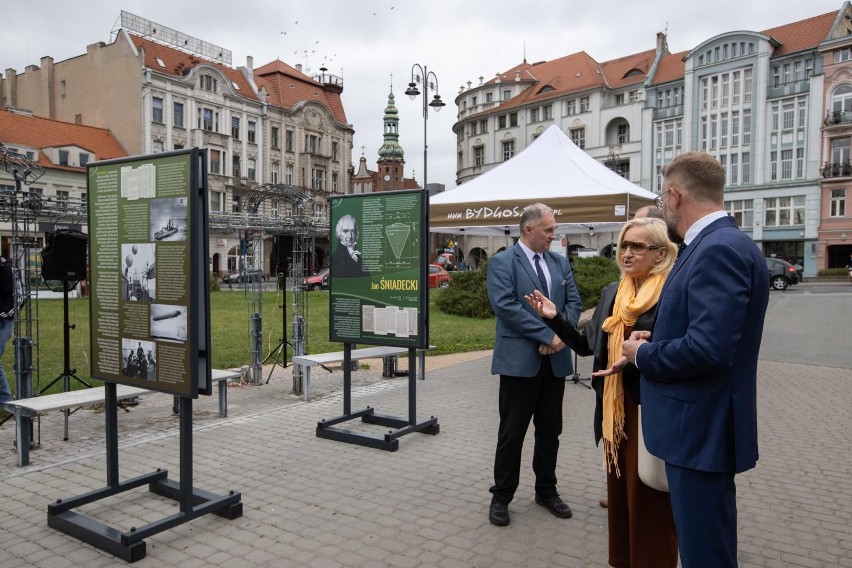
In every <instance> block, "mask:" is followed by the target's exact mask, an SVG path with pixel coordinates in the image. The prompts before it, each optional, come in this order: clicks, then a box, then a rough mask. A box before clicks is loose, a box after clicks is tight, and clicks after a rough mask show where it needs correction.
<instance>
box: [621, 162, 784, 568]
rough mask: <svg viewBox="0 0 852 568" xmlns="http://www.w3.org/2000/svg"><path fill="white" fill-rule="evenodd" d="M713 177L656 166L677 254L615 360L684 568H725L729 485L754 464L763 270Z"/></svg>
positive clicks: (694, 169)
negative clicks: (625, 372)
mask: <svg viewBox="0 0 852 568" xmlns="http://www.w3.org/2000/svg"><path fill="white" fill-rule="evenodd" d="M724 185H725V170H724V169H723V168H722V166H721V164H719V162H718V161H716V159H715V158H713V157H712V156H710V155H709V154H706V153H703V152H687V153H685V154H681V155H679V156H677V157H675V159H674V160H672V162H671V163H670V164H668V165H667V166H665V167H664V168H663V191H662V193H661V194H660V197H659V198H658V203H659V205H660V207H661V209H662V210H663V215H664V217H665V219H666V223H667V224H668V226H669V227H671V228H672V229H674V230H675V231H676V232H677V234H678V235H681V236H682V237H683V239H684V243H685V244H686V245H687V246H686V249H685V251H684V252H683V254H682V255H681V256H680V257H679V258H678V260H677V262H676V263H675V265H674V267H673V268H672V271H671V274H670V275H669V277H668V280H667V281H666V284H665V286H664V287H663V290H662V293H661V296H660V302H659V307H658V310H657V318H656V321H655V324H654V328H653V330H652V332H650V333H649V332H633V333H632V334H631V336H630V339H629V340H627V341H625V342H624V346H623V352H624V355H625V356H626V357H627V359H628V360H629V361H630V362H632V363H635V364H636V366H637V367H638V368H639V371H640V372H641V374H642V379H641V383H640V388H641V393H640V394H641V398H642V429H643V433H644V439H645V445H646V446H647V448H648V450H649V451H650V452H651V453H652V454H654V455H656V456H658V457H660V458H662V459H663V460H665V462H666V475H667V477H668V483H669V489H670V492H671V503H672V512H673V515H674V521H675V528H676V530H677V537H678V542H679V545H680V554H681V562H682V564H683V567H684V568H696V567H707V568H723V567H729V566H737V532H736V530H737V513H736V487H735V484H734V475H735V474H736V473H740V472H742V471H746V470H748V469H751V468H753V467H754V466H755V463H756V462H757V454H758V452H757V416H756V409H757V400H756V383H757V358H758V352H759V351H760V339H761V335H762V332H763V320H764V316H765V313H766V306H767V303H768V301H769V287H768V286H767V285H766V283H767V282H768V280H769V274H768V272H767V268H766V261H765V260H764V258H763V255H762V254H761V252H760V250H759V249H758V247H757V246H756V245H755V243H754V242H753V241H752V240H751V238H749V237H748V235H746V234H744V233H743V232H742V231H740V230H739V228H738V227H737V225H736V223H735V222H734V219H733V218H732V217H729V216H728V215H727V213H726V212H725V210H724V202H723V188H724Z"/></svg>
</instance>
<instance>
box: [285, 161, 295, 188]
mask: <svg viewBox="0 0 852 568" xmlns="http://www.w3.org/2000/svg"><path fill="white" fill-rule="evenodd" d="M284 183H286V184H287V185H293V164H287V167H286V168H285V169H284Z"/></svg>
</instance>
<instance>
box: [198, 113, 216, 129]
mask: <svg viewBox="0 0 852 568" xmlns="http://www.w3.org/2000/svg"><path fill="white" fill-rule="evenodd" d="M218 117H219V113H218V112H217V113H215V115H214V113H213V110H212V109H209V108H205V109H199V111H198V127H199V128H201V129H202V130H207V131H208V132H215V131H217V130H218V129H219V125H218ZM214 118H215V119H216V120H214Z"/></svg>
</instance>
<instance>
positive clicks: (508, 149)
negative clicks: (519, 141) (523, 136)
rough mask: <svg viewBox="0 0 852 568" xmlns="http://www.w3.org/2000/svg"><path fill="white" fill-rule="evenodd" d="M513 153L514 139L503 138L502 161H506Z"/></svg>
mask: <svg viewBox="0 0 852 568" xmlns="http://www.w3.org/2000/svg"><path fill="white" fill-rule="evenodd" d="M514 155H515V141H514V140H504V141H503V161H504V162H505V161H507V160H509V159H511V157H512V156H514Z"/></svg>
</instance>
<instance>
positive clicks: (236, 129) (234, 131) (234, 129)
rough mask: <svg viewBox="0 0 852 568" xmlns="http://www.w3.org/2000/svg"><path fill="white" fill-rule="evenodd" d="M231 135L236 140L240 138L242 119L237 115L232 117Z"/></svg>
mask: <svg viewBox="0 0 852 568" xmlns="http://www.w3.org/2000/svg"><path fill="white" fill-rule="evenodd" d="M231 136H232V137H233V138H234V140H239V139H240V119H239V118H238V117H236V116H235V117H233V118H231Z"/></svg>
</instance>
